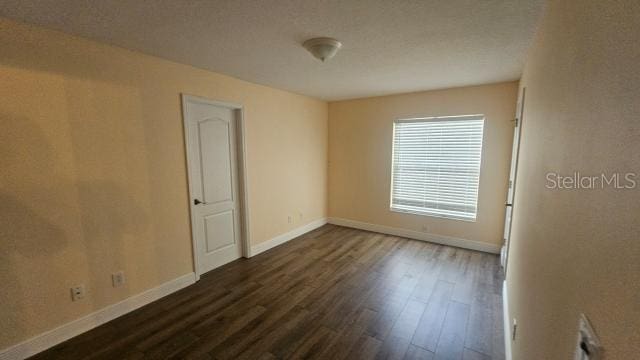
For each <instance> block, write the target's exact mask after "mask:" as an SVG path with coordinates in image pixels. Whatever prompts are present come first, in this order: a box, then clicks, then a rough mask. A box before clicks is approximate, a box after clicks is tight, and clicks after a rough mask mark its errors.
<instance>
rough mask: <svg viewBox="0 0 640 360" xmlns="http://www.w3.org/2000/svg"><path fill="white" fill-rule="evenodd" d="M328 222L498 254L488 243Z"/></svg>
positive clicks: (346, 221)
mask: <svg viewBox="0 0 640 360" xmlns="http://www.w3.org/2000/svg"><path fill="white" fill-rule="evenodd" d="M328 222H329V224H334V225H340V226H346V227H350V228H354V229H360V230H367V231H373V232H378V233H382V234H387V235H394V236H400V237H405V238H409V239H415V240H422V241H428V242H432V243H436V244H442V245H448V246H455V247H459V248H463V249H469V250H477V251H482V252H487V253H491V254H500V246H499V245H494V244H488V243H485V242H481V241H476V240H468V239H460V238H455V237H450V236H443V235H436V234H429V233H425V232H420V231H414V230H408V229H402V228H396V227H391V226H385V225H378V224H371V223H366V222H361V221H356V220H350V219H343V218H335V217H330V218H329V221H328Z"/></svg>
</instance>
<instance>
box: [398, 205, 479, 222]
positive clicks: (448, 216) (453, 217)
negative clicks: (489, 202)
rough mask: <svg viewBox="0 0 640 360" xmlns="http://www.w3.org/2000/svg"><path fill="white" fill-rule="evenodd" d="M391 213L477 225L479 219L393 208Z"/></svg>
mask: <svg viewBox="0 0 640 360" xmlns="http://www.w3.org/2000/svg"><path fill="white" fill-rule="evenodd" d="M389 211H391V212H396V213H401V214H411V215H418V216H427V217H435V218H439V219H446V220H456V221H464V222H471V223H475V222H476V219H477V216H476V217H475V218H473V219H470V218H465V217H462V216H455V215H442V214H436V213H432V212H428V211H413V210H404V209H396V208H393V207H390V208H389Z"/></svg>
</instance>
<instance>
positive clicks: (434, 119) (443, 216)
mask: <svg viewBox="0 0 640 360" xmlns="http://www.w3.org/2000/svg"><path fill="white" fill-rule="evenodd" d="M463 120H482V137H481V145H480V163H479V169H478V196H477V197H476V212H475V217H473V218H472V219H471V218H468V217H462V216H456V215H447V214H441V213H438V212H433V211H429V210H420V211H418V210H406V209H398V208H394V206H393V190H394V181H395V159H396V148H395V147H396V146H395V142H396V141H395V140H396V124H398V123H410V122H446V121H463ZM485 125H486V116H485V115H484V114H471V115H449V116H430V117H416V118H404V119H396V120H394V121H393V130H392V133H391V181H390V187H389V211H392V212H395V213H401V214H412V215H418V216H426V217H435V218H440V219H447V220H455V221H465V222H472V223H475V222H477V221H478V215H479V214H480V186H481V180H482V176H481V175H482V163H483V156H482V154H483V152H484V151H483V150H484V149H483V148H484V144H485V141H484V140H485V139H484V137H485Z"/></svg>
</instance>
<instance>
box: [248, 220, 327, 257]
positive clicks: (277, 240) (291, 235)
mask: <svg viewBox="0 0 640 360" xmlns="http://www.w3.org/2000/svg"><path fill="white" fill-rule="evenodd" d="M326 223H327V218H322V219H319V220H315V221H312V222H310V223H308V224H306V225H303V226H300V227H299V228H296V229H293V230H291V231H289V232H287V233H284V234H282V235H278V236H276V237H274V238H272V239H269V240H267V241H264V242H261V243H259V244H256V245H253V246H252V247H251V256H255V255H258V254H260V253H261V252H264V251H267V250H269V249H271V248H274V247H276V246H278V245H282V244H284V243H286V242H287V241H289V240H293V239H295V238H297V237H298V236H300V235H302V234H306V233H308V232H309V231H311V230H315V229H317V228H319V227H320V226H322V225H324V224H326Z"/></svg>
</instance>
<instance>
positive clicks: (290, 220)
mask: <svg viewBox="0 0 640 360" xmlns="http://www.w3.org/2000/svg"><path fill="white" fill-rule="evenodd" d="M292 222H293V216H291V215H287V223H289V224H291V223H292Z"/></svg>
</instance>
